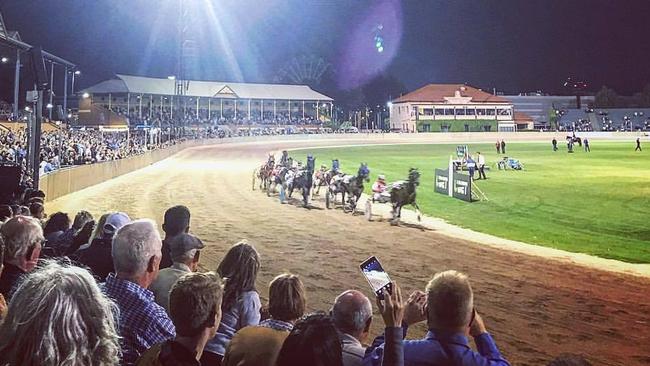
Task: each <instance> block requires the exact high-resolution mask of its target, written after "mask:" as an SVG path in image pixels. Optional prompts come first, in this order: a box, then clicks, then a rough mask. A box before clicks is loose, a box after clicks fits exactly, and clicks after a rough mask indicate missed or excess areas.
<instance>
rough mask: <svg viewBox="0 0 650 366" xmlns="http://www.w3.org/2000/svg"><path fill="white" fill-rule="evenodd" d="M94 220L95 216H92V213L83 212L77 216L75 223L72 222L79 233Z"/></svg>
mask: <svg viewBox="0 0 650 366" xmlns="http://www.w3.org/2000/svg"><path fill="white" fill-rule="evenodd" d="M92 220H93V215H91V214H90V212H88V211H84V210H81V211H79V212H77V214H76V215H75V217H74V221H73V222H72V228H73V229H74V230H75V231H79V230H81V228H83V227H84V225H86V223H87V222H89V221H92Z"/></svg>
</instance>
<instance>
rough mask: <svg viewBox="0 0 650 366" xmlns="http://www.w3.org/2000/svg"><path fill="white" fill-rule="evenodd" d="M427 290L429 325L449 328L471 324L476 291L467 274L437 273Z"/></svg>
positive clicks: (455, 272) (453, 272)
mask: <svg viewBox="0 0 650 366" xmlns="http://www.w3.org/2000/svg"><path fill="white" fill-rule="evenodd" d="M426 292H427V305H428V320H429V326H433V327H435V328H440V329H449V330H453V329H457V328H459V327H466V326H469V322H470V319H471V316H472V312H473V311H474V293H473V292H472V287H471V286H470V284H469V279H468V278H467V275H465V274H463V273H461V272H457V271H445V272H440V273H436V274H435V275H434V276H433V278H432V279H431V281H429V284H428V285H427V288H426Z"/></svg>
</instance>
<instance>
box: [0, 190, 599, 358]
mask: <svg viewBox="0 0 650 366" xmlns="http://www.w3.org/2000/svg"><path fill="white" fill-rule="evenodd" d="M23 199H24V201H23V202H20V203H21V204H24V205H25V206H23V205H20V204H19V205H13V206H7V205H4V206H0V225H1V226H0V263H2V264H3V266H0V365H16V366H18V365H44V366H49V365H118V364H119V365H141V366H149V365H225V366H235V365H236V366H248V365H251V366H253V365H255V366H294V365H295V366H298V365H300V366H304V365H322V366H330V365H331V366H357V365H365V366H379V365H384V366H395V365H397V366H402V365H509V363H508V361H506V359H505V358H504V356H503V355H502V354H501V353H500V352H499V350H498V348H497V346H496V343H495V341H494V339H493V338H492V335H491V334H490V333H489V332H488V331H487V327H486V325H485V323H484V321H483V318H482V316H481V314H480V313H479V312H477V310H476V308H475V304H474V295H473V290H472V286H471V284H470V280H469V278H468V276H466V275H465V274H463V273H460V272H457V271H445V272H440V273H437V274H435V275H434V276H433V278H432V279H431V280H430V281H429V282H428V284H427V285H426V286H425V287H424V288H423V291H415V292H413V293H412V294H410V295H409V296H408V298H403V297H402V293H401V290H400V287H399V286H398V285H397V284H395V283H393V287H392V291H390V292H388V291H384V292H383V293H382V296H381V297H382V298H381V299H380V298H379V297H375V296H373V301H371V299H369V298H368V297H367V296H366V295H364V293H363V292H361V291H359V290H357V289H349V290H347V291H344V292H343V293H341V294H340V295H338V296H337V297H336V298H333V305H332V306H331V308H329V309H325V308H324V305H325V304H318V303H316V304H308V298H309V293H308V291H307V289H306V287H305V286H304V284H303V282H302V279H301V278H300V276H299V275H296V274H291V273H280V274H278V275H277V276H276V277H275V278H273V280H272V281H271V282H270V283H269V288H268V294H269V296H268V302H265V303H263V301H262V300H261V299H260V295H259V288H258V287H257V285H258V284H259V282H258V273H259V272H260V269H261V268H262V266H263V265H264V262H263V259H262V256H261V255H260V253H259V252H258V250H257V249H256V248H255V247H254V246H253V245H252V244H250V243H248V242H246V241H241V242H239V243H236V244H234V245H232V246H231V247H230V248H229V249H228V250H227V251H226V252H225V253H224V255H223V257H222V260H221V261H220V263H219V264H218V265H217V266H216V268H215V270H214V271H211V272H201V271H199V265H198V264H199V263H200V260H201V252H202V250H204V248H205V245H204V244H203V242H202V240H201V239H200V238H198V237H197V236H195V235H192V234H190V233H189V228H190V219H191V215H190V211H189V209H188V208H187V207H185V206H174V207H171V208H170V209H168V210H167V211H166V212H165V215H164V221H163V223H162V231H163V232H164V234H165V235H164V238H161V236H160V234H159V231H158V227H157V225H156V223H155V222H154V221H152V220H149V219H136V220H133V219H132V218H131V217H129V216H128V215H127V214H126V213H123V212H109V213H106V214H104V215H102V216H101V217H100V218H99V219H97V222H96V221H95V218H94V217H93V216H92V215H91V214H90V213H88V212H86V211H81V212H79V213H77V214H76V215H75V217H74V219H72V220H71V219H70V217H69V216H68V215H67V214H66V213H62V212H56V213H53V214H51V215H49V216H48V215H47V214H46V212H45V210H44V207H45V206H44V202H43V199H44V195H43V194H42V192H38V191H29V192H28V194H26V195H25V197H24V198H23ZM373 302H374V303H375V304H376V306H377V311H378V313H379V315H380V317H381V319H382V321H383V323H384V332H383V333H382V334H380V335H379V336H377V337H376V338H375V339H374V340H373V341H371V342H370V329H371V324H372V323H373V322H374V321H375V319H374V317H373V306H372V303H373ZM308 305H309V307H311V308H321V310H325V311H316V312H311V313H308V311H307V308H308ZM423 322H424V323H426V326H427V329H428V332H427V333H426V334H425V335H424V336H422V337H421V338H419V339H415V340H405V336H406V334H407V332H408V331H409V329H410V328H411V327H412V326H413V325H415V324H418V323H423ZM469 337H471V338H473V341H474V344H475V345H476V350H474V349H473V348H472V346H471V345H470V343H469V340H468V338H469ZM368 343H369V344H370V345H368ZM562 357H563V358H562V359H560V360H556V361H553V362H556V363H551V364H552V365H565V364H567V365H589V363H588V362H587V361H584V360H581V359H579V361H580V362H583V363H575V362H577V361H576V359H575V357H573V356H562ZM562 360H569V361H571V362H574V363H562V362H564V361H562Z"/></svg>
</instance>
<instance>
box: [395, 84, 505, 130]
mask: <svg viewBox="0 0 650 366" xmlns="http://www.w3.org/2000/svg"><path fill="white" fill-rule="evenodd" d="M514 116H515V114H514V107H513V105H512V103H511V102H510V101H508V100H507V99H505V98H502V97H499V96H496V95H492V94H490V93H486V92H484V91H482V90H479V89H477V88H474V87H471V86H468V85H463V84H429V85H426V86H424V87H422V88H420V89H417V90H415V91H413V92H411V93H408V94H406V95H403V96H401V97H400V98H398V99H395V100H393V101H392V103H391V104H390V126H391V129H392V130H395V131H404V132H474V131H515V130H516V124H515V120H514Z"/></svg>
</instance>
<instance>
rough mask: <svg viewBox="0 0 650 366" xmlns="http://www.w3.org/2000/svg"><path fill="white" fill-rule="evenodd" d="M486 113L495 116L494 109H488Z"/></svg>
mask: <svg viewBox="0 0 650 366" xmlns="http://www.w3.org/2000/svg"><path fill="white" fill-rule="evenodd" d="M485 115H486V116H494V109H486V110H485Z"/></svg>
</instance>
